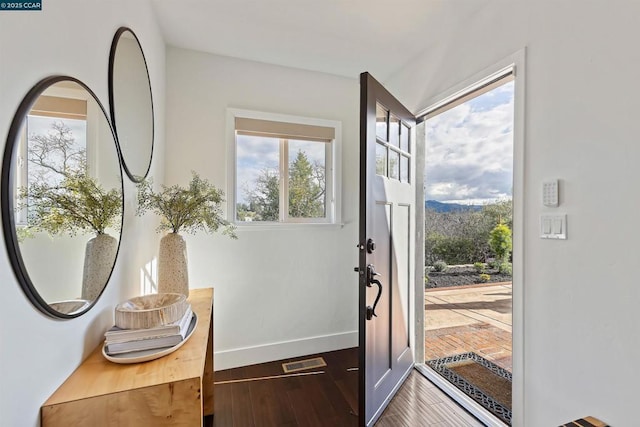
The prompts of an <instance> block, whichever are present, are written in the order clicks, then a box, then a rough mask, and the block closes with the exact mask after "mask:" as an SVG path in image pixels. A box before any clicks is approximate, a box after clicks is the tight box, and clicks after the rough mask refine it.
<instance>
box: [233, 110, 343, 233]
mask: <svg viewBox="0 0 640 427" xmlns="http://www.w3.org/2000/svg"><path fill="white" fill-rule="evenodd" d="M236 118H247V119H258V120H270V121H274V122H285V123H295V124H303V125H313V126H325V127H332V128H334V129H335V138H334V140H333V141H332V143H331V144H330V145H329V146H330V147H331V148H330V150H328V151H329V153H328V156H327V165H328V167H327V174H326V179H327V182H326V185H327V187H328V188H331V189H332V197H331V200H327V210H328V215H327V217H326V218H320V219H311V220H310V219H306V218H305V219H302V220H294V219H291V218H289V219H287V222H275V221H274V222H271V221H256V222H245V221H237V220H236V204H237V202H236V135H235V133H236V126H235V119H236ZM226 139H227V186H226V187H227V220H228V221H230V222H232V223H233V224H234V225H236V226H237V227H238V229H241V230H265V229H279V230H282V229H287V228H292V229H299V228H301V227H304V228H309V227H323V228H324V227H334V228H335V227H342V226H343V224H342V222H341V221H342V191H341V190H342V163H341V156H340V154H341V153H342V123H341V122H339V121H337V120H326V119H317V118H311V117H302V116H293V115H288V114H277V113H266V112H262V111H253V110H243V109H238V108H227V129H226ZM286 155H287V153H285V156H286ZM285 160H286V158H285ZM279 167H280V168H282V167H283V165H282V164H281V165H280V166H279ZM280 176H281V179H284V174H283V173H282V171H281V173H280ZM285 187H286V180H285ZM283 193H284V194H281V198H282V197H286V192H283ZM285 201H286V200H285ZM281 203H282V201H281ZM284 205H285V206H286V204H284ZM282 218H283V215H282V213H281V220H282Z"/></svg>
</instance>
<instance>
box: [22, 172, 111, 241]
mask: <svg viewBox="0 0 640 427" xmlns="http://www.w3.org/2000/svg"><path fill="white" fill-rule="evenodd" d="M27 196H28V197H29V202H30V204H29V214H28V226H27V227H25V230H23V231H22V235H31V234H32V233H34V232H40V231H44V232H47V233H49V234H51V235H56V234H62V233H67V234H69V235H70V236H75V235H76V234H77V233H78V232H80V233H91V232H93V233H95V234H96V235H99V234H105V231H106V229H108V228H119V226H120V215H121V212H122V194H121V191H120V189H119V188H113V189H111V190H108V191H107V190H105V189H104V188H102V186H101V185H100V184H99V183H98V182H97V181H96V180H95V179H94V178H91V177H89V176H87V175H86V174H83V173H74V172H67V176H66V177H65V178H63V180H62V182H61V183H60V184H57V185H50V184H48V183H38V182H35V183H31V184H30V185H29V187H28V188H25V187H23V188H21V189H20V197H21V199H22V200H26V197H27ZM23 207H24V206H23V205H22V204H18V209H21V208H23Z"/></svg>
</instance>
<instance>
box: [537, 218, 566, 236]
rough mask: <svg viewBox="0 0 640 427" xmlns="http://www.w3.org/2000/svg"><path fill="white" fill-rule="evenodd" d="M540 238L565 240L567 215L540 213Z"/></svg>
mask: <svg viewBox="0 0 640 427" xmlns="http://www.w3.org/2000/svg"><path fill="white" fill-rule="evenodd" d="M540 238H541V239H559V240H565V239H566V238H567V215H566V214H544V215H540Z"/></svg>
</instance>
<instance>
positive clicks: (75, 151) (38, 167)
mask: <svg viewBox="0 0 640 427" xmlns="http://www.w3.org/2000/svg"><path fill="white" fill-rule="evenodd" d="M27 158H28V160H29V163H30V164H31V165H32V166H35V167H30V168H29V182H30V183H40V184H43V183H49V184H50V185H54V184H58V183H60V182H61V181H62V180H63V179H64V178H65V177H70V176H78V175H79V174H83V173H84V172H85V171H86V167H87V154H86V150H85V148H84V147H82V146H81V145H80V144H78V143H76V139H75V137H74V135H73V131H72V130H71V128H70V127H68V126H67V125H65V123H64V122H63V121H61V120H55V121H53V122H52V123H51V129H49V130H48V131H47V133H45V134H36V133H32V134H30V135H29V139H28V144H27Z"/></svg>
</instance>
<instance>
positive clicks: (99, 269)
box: [82, 234, 118, 301]
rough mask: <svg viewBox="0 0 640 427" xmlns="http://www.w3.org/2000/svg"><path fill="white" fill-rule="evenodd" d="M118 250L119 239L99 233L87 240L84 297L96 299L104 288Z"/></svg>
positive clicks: (83, 272) (83, 284) (83, 282)
mask: <svg viewBox="0 0 640 427" xmlns="http://www.w3.org/2000/svg"><path fill="white" fill-rule="evenodd" d="M117 252H118V239H116V238H115V237H113V236H109V235H108V234H98V235H97V236H96V237H94V238H92V239H90V240H89V241H88V242H87V246H86V247H85V251H84V269H83V271H82V299H85V300H88V301H94V300H95V299H96V298H98V297H99V296H100V293H101V292H102V290H103V289H104V287H105V285H106V284H107V281H108V280H109V276H110V275H111V271H112V270H113V264H114V263H115V261H116V254H117Z"/></svg>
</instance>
